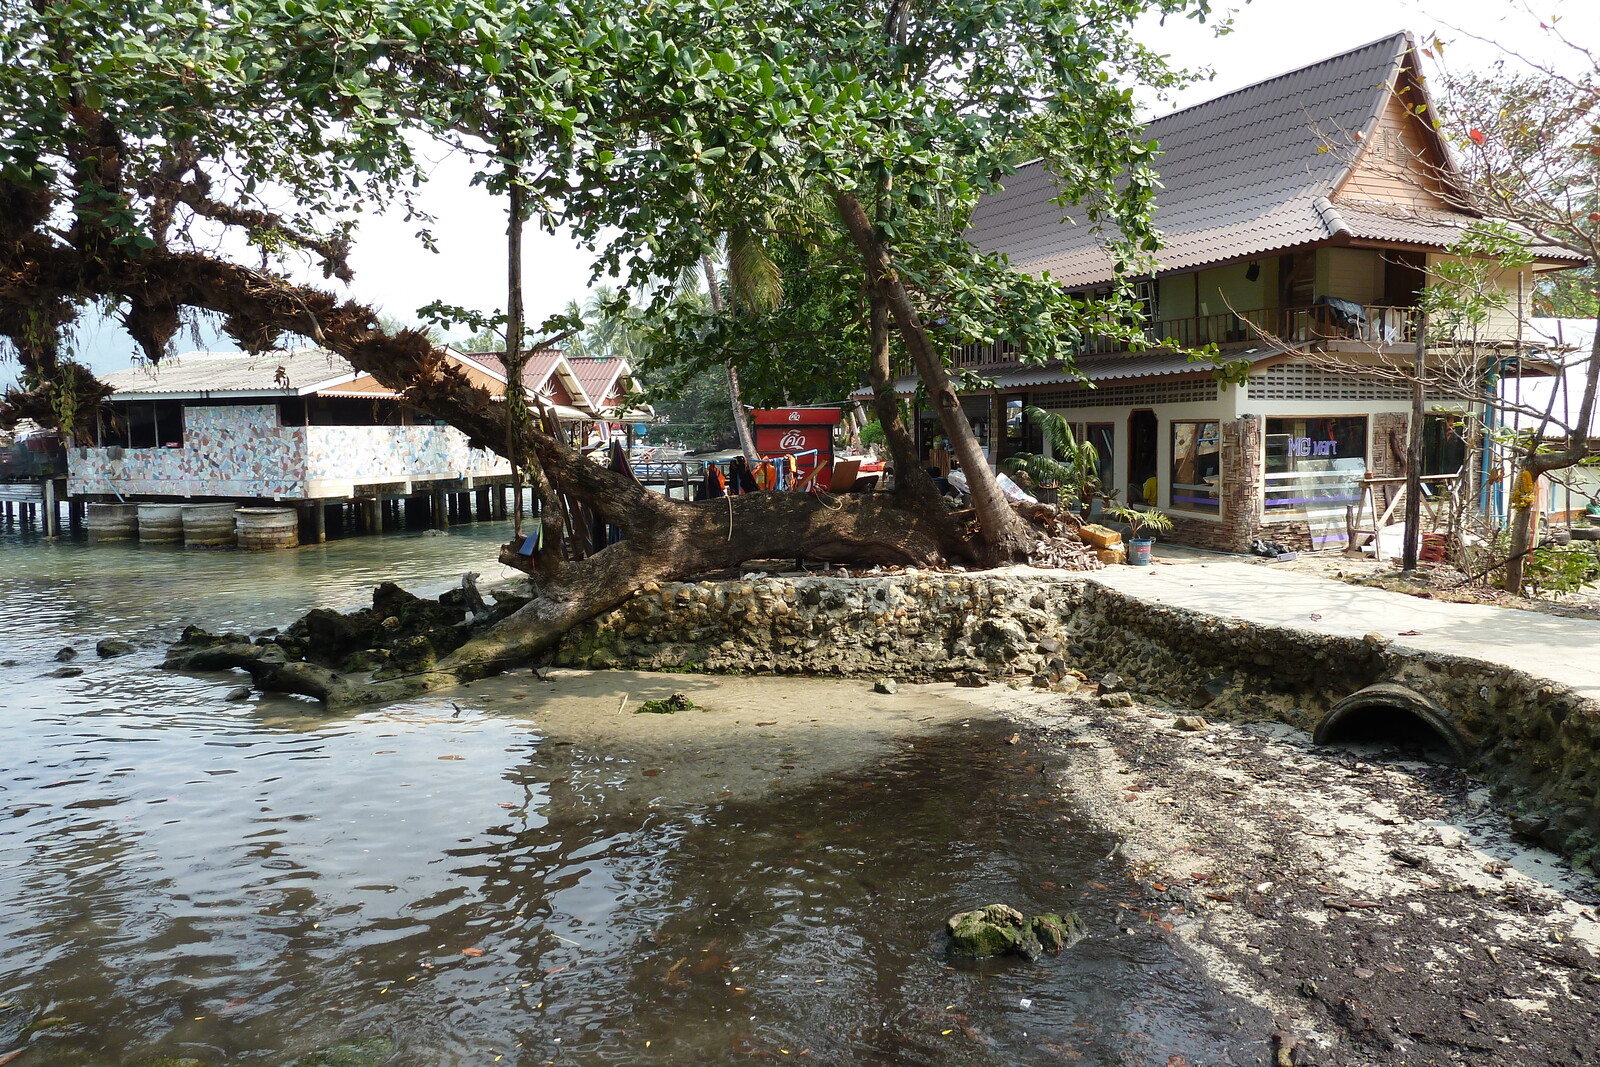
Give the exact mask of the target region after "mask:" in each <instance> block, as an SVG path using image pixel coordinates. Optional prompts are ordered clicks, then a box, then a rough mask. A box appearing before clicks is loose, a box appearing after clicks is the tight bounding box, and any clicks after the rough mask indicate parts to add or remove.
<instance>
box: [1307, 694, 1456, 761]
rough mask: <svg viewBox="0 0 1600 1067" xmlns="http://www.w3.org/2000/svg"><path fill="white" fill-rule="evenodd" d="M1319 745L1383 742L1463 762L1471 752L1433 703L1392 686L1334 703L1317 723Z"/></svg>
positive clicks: (1430, 755) (1354, 695)
mask: <svg viewBox="0 0 1600 1067" xmlns="http://www.w3.org/2000/svg"><path fill="white" fill-rule="evenodd" d="M1312 739H1313V740H1314V741H1316V743H1317V744H1319V745H1336V744H1373V743H1380V744H1389V745H1393V746H1395V747H1397V748H1399V749H1400V750H1401V751H1402V752H1419V753H1420V754H1421V755H1422V756H1423V757H1425V758H1433V759H1449V760H1453V761H1455V762H1456V763H1466V762H1468V761H1469V760H1470V758H1471V750H1470V748H1469V746H1468V745H1467V740H1466V738H1464V737H1462V736H1461V731H1459V730H1457V729H1456V726H1455V723H1453V722H1451V721H1450V717H1449V716H1448V715H1447V714H1445V713H1444V711H1442V710H1441V709H1440V708H1439V706H1438V705H1437V704H1435V703H1434V702H1433V701H1431V700H1429V699H1428V698H1427V697H1425V696H1423V695H1422V694H1420V693H1418V692H1416V691H1415V690H1413V689H1408V688H1406V687H1405V686H1403V685H1395V684H1394V683H1392V682H1379V683H1378V684H1376V685H1369V686H1367V687H1366V688H1365V689H1361V690H1358V691H1357V692H1354V693H1352V694H1350V695H1349V696H1347V697H1345V698H1344V699H1343V700H1341V701H1339V703H1337V704H1335V705H1334V706H1333V708H1332V710H1330V711H1329V712H1328V714H1327V715H1325V716H1324V717H1323V719H1322V721H1321V722H1320V723H1318V724H1317V729H1316V733H1315V734H1313V735H1312Z"/></svg>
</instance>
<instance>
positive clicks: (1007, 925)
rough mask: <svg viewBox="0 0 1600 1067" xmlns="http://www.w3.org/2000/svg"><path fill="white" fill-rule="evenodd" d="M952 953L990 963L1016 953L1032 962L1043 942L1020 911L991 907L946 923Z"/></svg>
mask: <svg viewBox="0 0 1600 1067" xmlns="http://www.w3.org/2000/svg"><path fill="white" fill-rule="evenodd" d="M945 928H946V929H947V930H948V931H949V933H950V951H951V952H952V953H953V954H954V955H957V956H961V957H964V958H967V959H980V960H981V959H988V958H989V957H991V956H1004V955H1007V954H1008V953H1015V954H1017V955H1020V956H1026V957H1028V958H1029V959H1032V958H1034V957H1035V956H1037V955H1038V954H1039V940H1038V938H1036V937H1034V935H1033V929H1032V927H1031V925H1030V924H1029V922H1028V920H1027V919H1026V918H1024V917H1023V914H1022V913H1021V912H1020V911H1018V910H1017V909H1016V908H1012V907H1008V906H1007V905H1005V904H990V905H988V906H987V907H983V908H978V909H976V910H973V911H963V912H960V913H958V914H956V915H952V916H950V918H949V919H947V920H946V921H945Z"/></svg>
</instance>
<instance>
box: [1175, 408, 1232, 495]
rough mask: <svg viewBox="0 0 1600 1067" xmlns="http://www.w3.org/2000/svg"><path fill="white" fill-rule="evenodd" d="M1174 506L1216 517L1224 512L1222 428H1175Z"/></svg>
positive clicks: (1191, 424)
mask: <svg viewBox="0 0 1600 1067" xmlns="http://www.w3.org/2000/svg"><path fill="white" fill-rule="evenodd" d="M1172 506H1173V507H1174V508H1181V509H1183V510H1184V511H1203V512H1207V513H1209V514H1212V515H1216V514H1219V513H1220V512H1221V511H1222V425H1221V424H1220V423H1216V422H1174V423H1173V424H1172Z"/></svg>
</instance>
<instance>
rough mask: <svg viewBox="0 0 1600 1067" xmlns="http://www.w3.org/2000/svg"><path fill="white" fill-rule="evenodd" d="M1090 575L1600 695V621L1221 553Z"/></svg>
mask: <svg viewBox="0 0 1600 1067" xmlns="http://www.w3.org/2000/svg"><path fill="white" fill-rule="evenodd" d="M1086 577H1087V578H1088V580H1089V581H1091V582H1094V583H1096V584H1098V585H1102V586H1105V587H1107V588H1110V589H1115V590H1117V591H1119V592H1122V593H1125V594H1129V595H1133V596H1137V597H1139V598H1140V599H1142V600H1148V601H1153V602H1156V603H1160V604H1167V605H1171V606H1173V607H1179V608H1188V609H1190V610H1193V611H1199V612H1205V613H1208V614H1211V615H1217V616H1220V617H1222V618H1237V619H1243V620H1245V621H1246V622H1251V623H1258V624H1261V625H1266V626H1285V627H1293V628H1295V629H1300V630H1310V631H1313V632H1317V633H1324V634H1331V635H1339V636H1353V637H1361V636H1363V635H1365V634H1369V633H1379V634H1382V635H1383V636H1384V637H1386V638H1388V639H1389V640H1390V641H1392V642H1393V643H1394V644H1395V645H1397V646H1401V647H1406V648H1414V649H1418V650H1421V651H1425V652H1439V653H1446V654H1450V655H1455V656H1465V657H1470V658H1472V659H1477V660H1483V661H1486V662H1489V663H1498V664H1501V665H1503V666H1506V667H1511V668H1514V669H1516V670H1519V671H1526V672H1527V673H1528V674H1531V675H1534V676H1536V677H1541V678H1548V679H1550V680H1551V681H1553V682H1558V683H1560V684H1562V685H1567V686H1571V687H1572V688H1573V689H1574V690H1576V691H1578V692H1579V693H1581V694H1582V695H1583V696H1586V697H1589V698H1590V699H1600V622H1596V621H1591V620H1588V619H1568V618H1562V617H1560V616H1556V615H1544V614H1541V613H1539V612H1534V611H1519V610H1517V609H1515V608H1497V607H1490V606H1487V605H1483V604H1452V603H1446V602H1443V601H1437V600H1424V599H1422V598H1420V597H1414V596H1407V595H1405V594H1404V593H1391V592H1389V591H1388V590H1386V589H1373V588H1369V587H1367V586H1360V585H1350V584H1348V583H1346V582H1341V581H1337V580H1334V579H1330V578H1318V577H1314V576H1312V575H1306V574H1296V573H1294V572H1292V571H1287V570H1280V569H1277V568H1275V567H1273V566H1271V565H1270V564H1256V563H1250V562H1244V561H1242V560H1235V559H1229V558H1225V557H1217V558H1214V559H1212V558H1205V559H1202V560H1195V559H1193V557H1191V558H1190V559H1189V560H1186V561H1184V562H1167V563H1162V562H1160V561H1159V560H1158V561H1157V563H1156V564H1155V565H1154V566H1151V567H1107V568H1106V569H1105V570H1102V571H1094V572H1093V573H1091V574H1089V575H1087V576H1086Z"/></svg>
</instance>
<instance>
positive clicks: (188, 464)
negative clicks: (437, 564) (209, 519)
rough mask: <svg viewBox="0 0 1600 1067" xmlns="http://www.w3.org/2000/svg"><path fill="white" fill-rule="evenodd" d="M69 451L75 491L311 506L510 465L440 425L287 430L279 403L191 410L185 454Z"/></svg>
mask: <svg viewBox="0 0 1600 1067" xmlns="http://www.w3.org/2000/svg"><path fill="white" fill-rule="evenodd" d="M113 451H114V450H112V449H105V448H73V449H70V450H69V452H68V475H67V490H68V492H69V493H73V494H80V493H120V494H122V495H124V496H130V495H150V496H176V497H194V496H222V497H236V498H267V499H285V500H304V499H307V498H309V497H315V496H323V495H334V494H336V495H344V494H347V493H348V492H349V491H350V488H351V487H352V486H355V485H362V484H367V483H372V482H391V481H396V480H403V479H407V478H417V479H428V478H442V477H459V476H462V475H483V474H500V473H505V472H506V471H507V469H508V468H507V467H506V464H505V462H504V461H503V460H500V459H499V458H498V457H496V456H494V455H493V454H492V453H487V452H481V451H479V450H477V449H470V448H468V447H467V442H466V438H465V436H464V435H462V434H461V433H460V432H459V431H457V430H454V429H451V428H449V427H441V426H311V427H303V426H288V427H284V426H279V425H278V411H277V405H275V404H261V405H248V406H240V407H191V408H188V409H187V410H185V412H184V433H183V447H182V448H128V449H122V450H121V453H120V456H119V457H118V458H115V459H113V458H112V453H113Z"/></svg>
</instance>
